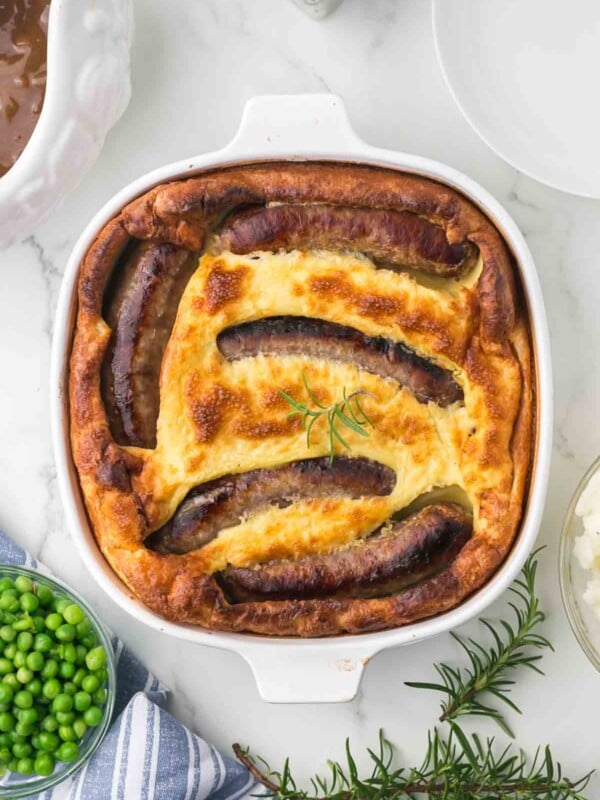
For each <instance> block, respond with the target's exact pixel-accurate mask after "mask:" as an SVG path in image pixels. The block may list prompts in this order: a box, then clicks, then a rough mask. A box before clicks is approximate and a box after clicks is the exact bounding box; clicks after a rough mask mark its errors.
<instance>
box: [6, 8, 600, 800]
mask: <svg viewBox="0 0 600 800" xmlns="http://www.w3.org/2000/svg"><path fill="white" fill-rule="evenodd" d="M168 5H169V11H168V12H167V11H166V4H165V3H164V2H163V0H136V3H135V6H136V8H135V11H136V26H137V33H136V39H135V42H134V46H133V99H132V101H131V104H130V106H129V108H128V110H127V111H126V113H125V115H124V117H123V118H122V120H121V121H120V122H119V123H118V125H117V126H116V127H115V128H114V130H113V131H112V132H111V134H110V135H109V138H108V141H107V143H106V146H105V148H104V151H103V153H102V155H101V157H100V159H99V160H98V162H97V163H96V165H95V166H94V168H93V169H92V170H91V172H90V173H89V174H88V175H87V176H86V178H85V179H84V181H83V183H82V184H81V186H80V187H79V188H78V190H77V191H76V192H74V193H73V195H72V196H71V197H70V198H68V200H67V201H66V202H64V203H63V205H62V206H61V207H60V208H59V209H58V211H56V212H55V213H54V214H53V216H52V217H51V219H50V220H49V221H48V222H47V223H46V224H45V225H44V226H43V227H41V228H40V229H39V230H38V231H37V233H36V234H35V236H32V237H30V238H29V239H27V240H26V241H24V242H23V243H22V244H19V245H17V246H15V247H13V248H12V249H10V250H8V251H5V252H2V253H0V272H1V275H2V292H1V294H0V364H1V365H2V375H3V379H2V384H1V388H0V442H1V446H0V476H1V477H0V527H1V528H3V529H5V530H7V531H8V532H9V533H11V534H12V535H13V536H14V537H15V538H16V539H17V540H18V541H19V542H21V543H22V544H23V545H25V546H27V547H28V548H29V549H30V550H31V551H32V552H33V553H34V554H35V555H36V556H39V557H40V558H41V559H43V560H44V561H45V562H46V563H47V564H48V565H49V566H50V567H51V568H52V569H53V570H54V571H55V572H56V573H57V574H58V575H60V576H61V577H62V578H64V579H65V580H67V581H68V582H70V583H71V584H72V585H73V586H74V587H76V588H77V589H79V590H80V591H81V592H82V593H83V594H84V595H85V596H86V597H87V598H88V599H89V600H90V601H92V602H93V603H94V604H95V606H96V607H97V608H98V609H99V610H100V611H101V613H102V615H103V616H104V618H105V620H106V621H107V623H108V624H109V625H111V626H112V627H113V629H114V630H115V631H116V632H118V633H119V634H120V635H121V636H122V637H123V638H125V639H126V640H127V641H128V642H129V644H130V645H131V646H132V647H134V648H135V649H136V650H137V651H138V653H139V654H140V656H141V657H142V658H144V659H145V660H146V662H147V663H148V665H149V666H151V668H152V669H153V670H154V671H155V672H156V673H157V674H158V675H159V677H160V678H161V679H162V680H163V681H165V682H166V683H167V684H168V685H170V686H171V688H172V689H173V693H172V701H171V706H172V710H173V711H174V712H175V713H176V714H178V715H179V716H180V717H181V718H182V719H184V720H185V721H186V722H188V723H189V724H190V725H191V726H192V727H193V728H194V729H195V730H196V731H198V732H199V733H201V734H203V735H204V736H206V737H207V738H208V739H210V740H212V741H213V742H214V743H215V744H217V745H219V746H220V747H221V748H222V749H223V750H224V751H227V750H228V748H229V746H230V744H231V743H232V742H233V741H240V742H242V743H248V744H251V745H252V748H253V749H254V750H255V751H258V752H260V753H261V754H263V755H264V756H266V757H268V758H269V759H270V760H271V761H272V762H273V763H274V764H276V765H281V763H282V760H283V758H284V757H285V756H287V755H291V756H292V761H293V764H295V765H296V767H297V772H298V774H299V775H300V776H301V777H302V776H304V777H305V776H307V775H308V773H309V772H311V771H313V770H314V769H317V768H320V767H321V766H322V765H323V764H324V761H325V759H326V758H327V757H339V756H341V755H342V751H343V745H344V740H345V738H346V737H347V736H349V737H350V739H351V741H352V743H353V745H354V748H355V750H356V752H357V754H359V761H362V760H363V755H364V750H365V747H366V746H367V745H373V744H375V742H376V737H377V732H378V729H379V728H380V727H382V728H384V730H385V732H386V733H387V735H388V736H389V738H390V739H391V740H392V741H393V742H395V743H396V744H397V745H398V747H399V749H400V751H401V753H402V756H403V757H405V758H406V760H410V759H419V758H420V756H421V753H422V749H423V744H424V737H425V734H426V731H427V728H428V726H430V725H431V724H432V723H433V721H434V720H435V719H436V710H437V699H436V698H435V697H434V696H433V695H432V694H431V693H423V692H417V691H415V690H412V689H409V688H407V687H406V686H404V681H405V680H411V679H413V680H415V679H422V678H424V676H425V675H427V674H430V665H431V663H432V661H433V659H435V658H439V657H441V656H443V657H445V658H450V659H452V658H455V657H458V652H457V648H456V646H455V645H454V644H453V643H452V642H451V640H450V638H449V637H447V636H444V637H442V638H439V639H437V640H435V641H430V642H426V643H424V644H418V645H414V646H412V647H410V648H404V649H397V650H392V651H387V652H385V653H383V654H381V655H379V656H377V657H375V658H374V659H373V661H372V662H371V663H370V664H369V665H368V667H367V669H366V671H365V675H364V679H363V682H362V687H361V690H360V693H359V696H358V697H357V699H356V700H355V701H354V702H352V703H347V704H342V705H322V706H315V705H306V706H270V705H268V704H266V703H264V702H263V701H262V700H261V699H260V698H259V696H258V693H257V690H256V686H255V683H254V680H253V677H252V675H251V673H250V669H249V667H248V666H247V665H246V664H245V663H244V662H243V661H242V659H241V658H239V657H238V656H237V655H234V654H231V653H225V652H221V651H218V650H213V649H208V648H200V647H198V646H192V645H189V644H186V643H182V642H178V641H173V640H171V639H169V638H167V637H164V636H161V635H160V634H158V633H155V632H153V631H149V630H147V629H145V628H143V627H142V626H141V625H140V624H139V623H137V622H136V621H135V620H133V619H132V618H130V617H128V616H127V615H126V614H125V613H124V612H123V611H121V610H120V609H119V608H117V606H116V605H114V603H113V602H112V601H110V600H109V599H108V598H107V597H106V596H105V595H104V594H103V592H102V591H101V590H100V589H99V588H98V587H96V586H95V585H94V584H93V583H92V581H91V579H90V577H89V575H88V574H87V573H86V571H85V569H84V567H83V565H82V562H81V560H80V558H79V556H78V555H77V553H76V552H75V550H74V547H73V545H72V543H71V541H70V539H69V536H68V533H67V531H66V529H65V525H64V522H63V518H62V514H61V508H60V501H59V499H58V495H57V490H56V479H55V470H54V465H53V460H52V453H51V448H50V430H49V411H48V408H49V399H48V364H49V352H50V338H51V333H52V321H53V313H54V308H55V303H56V298H57V292H58V288H59V283H60V278H61V272H62V270H63V268H64V265H65V262H66V259H67V256H68V253H69V250H70V248H71V246H72V245H73V243H74V241H75V240H76V238H77V236H78V234H79V232H80V231H81V230H82V228H83V227H84V225H85V224H86V222H87V221H88V220H89V219H90V217H91V216H92V214H94V213H95V212H96V210H97V209H98V208H99V207H100V206H101V205H102V204H103V203H104V202H105V201H106V200H107V199H108V198H109V197H110V196H111V195H112V194H113V193H114V192H115V191H116V190H117V189H119V188H120V187H121V186H122V185H124V184H125V183H128V182H129V181H130V180H131V179H133V178H134V177H136V176H138V175H140V174H142V173H144V172H146V171H147V170H149V169H151V168H153V167H156V166H158V165H160V164H163V163H167V162H169V161H173V160H176V159H180V158H184V157H186V156H188V155H191V154H194V153H198V152H202V151H207V150H213V149H216V148H218V147H219V146H221V145H222V144H224V143H225V142H226V141H227V140H228V139H229V138H230V137H231V136H232V135H233V133H234V132H235V130H236V127H237V124H238V121H239V118H240V114H241V111H242V107H243V104H244V101H245V100H246V99H247V98H249V97H252V96H253V95H256V94H264V93H289V92H312V91H332V92H335V93H337V94H339V95H341V97H342V98H343V99H344V101H345V102H346V105H347V109H348V112H349V115H350V118H351V121H352V123H353V125H354V127H355V129H356V131H357V133H358V134H359V135H360V136H362V137H363V138H364V139H365V140H366V141H368V142H371V143H373V144H375V145H379V146H382V147H388V148H395V149H401V150H406V151H408V152H415V153H419V154H421V155H425V156H430V157H432V158H435V159H438V160H440V161H444V162H447V163H449V164H451V165H452V166H454V167H456V168H458V169H459V170H462V171H463V172H465V173H467V174H469V175H470V176H472V177H473V178H474V179H475V180H477V181H479V182H480V183H481V184H482V185H483V186H484V187H486V188H487V189H488V190H489V191H490V192H492V193H493V194H494V195H495V196H496V197H497V198H498V199H499V200H500V202H502V203H503V204H505V206H506V207H507V208H508V210H509V212H510V213H511V214H512V215H513V216H514V218H515V219H516V221H517V223H518V224H519V225H520V226H521V229H522V230H523V233H524V234H525V236H526V238H527V240H528V242H529V246H530V247H531V249H532V251H533V255H534V257H535V259H536V262H537V266H538V269H539V273H540V277H541V281H542V285H543V290H544V294H545V298H546V304H547V310H548V316H549V322H550V330H551V335H552V349H553V357H554V370H555V403H556V423H555V446H554V460H553V466H552V475H551V482H550V491H549V498H548V503H547V509H546V514H545V518H544V523H543V526H542V530H541V532H540V542H542V543H544V544H546V545H548V547H547V549H546V551H545V553H544V555H543V556H542V564H541V573H542V579H541V581H540V590H541V592H542V596H543V600H544V606H545V608H546V610H547V612H548V615H549V619H548V622H547V630H548V633H549V635H550V637H551V638H552V640H553V642H554V645H555V647H556V653H555V654H554V655H552V654H550V655H548V656H547V657H546V659H545V670H546V673H547V677H545V678H540V677H537V676H534V675H533V674H531V675H528V674H524V675H521V677H520V679H519V683H518V686H517V688H516V689H515V699H516V700H517V701H518V702H519V703H522V704H523V706H524V707H525V709H526V714H525V716H524V717H523V718H518V719H513V720H512V722H513V723H514V725H515V728H516V731H517V734H518V740H519V743H520V744H521V745H522V746H523V747H525V748H526V749H532V748H533V747H534V746H535V745H537V744H538V743H546V742H547V741H550V742H551V743H552V745H553V747H554V749H555V752H556V755H557V756H558V757H559V758H560V760H561V762H562V763H563V766H564V768H565V771H566V772H567V773H569V774H571V775H573V776H575V775H578V774H580V773H583V772H585V771H587V770H588V769H590V768H592V767H595V766H598V765H599V762H600V746H599V745H598V724H597V720H598V719H599V718H600V717H599V712H600V676H599V675H597V674H596V672H595V670H594V669H593V667H592V666H591V665H590V664H589V663H588V661H587V660H586V658H585V656H584V655H583V654H582V652H581V651H580V650H579V647H578V645H577V643H576V641H575V639H574V638H573V636H572V634H571V632H570V630H569V627H568V624H567V620H566V618H565V615H564V613H563V610H562V606H561V601H560V595H559V588H558V576H557V545H558V536H559V532H560V527H561V522H562V518H563V514H564V512H565V508H566V505H567V503H568V500H569V497H570V494H571V492H572V490H573V488H574V486H575V484H576V482H577V480H578V478H579V477H580V475H581V474H582V472H583V470H584V469H585V468H586V467H587V465H588V464H589V463H590V462H591V461H592V460H593V459H594V458H595V457H596V456H597V455H598V451H599V449H600V441H599V438H600V437H599V433H598V431H599V426H598V409H599V408H600V347H599V346H598V343H600V313H599V312H598V309H599V308H600V281H598V280H595V279H594V278H595V275H596V274H597V272H598V265H597V261H598V258H599V256H598V253H600V224H598V223H599V221H600V202H594V201H590V200H582V199H577V198H573V197H569V196H567V195H564V194H561V193H560V192H557V191H554V190H552V189H548V188H545V187H544V186H541V185H539V184H538V183H535V182H534V181H532V180H530V179H528V178H526V177H524V176H523V175H520V174H519V173H518V172H516V171H515V170H514V169H512V168H511V167H509V166H508V165H507V164H505V163H504V162H502V161H501V160H500V159H499V158H497V157H496V156H495V155H494V154H493V153H492V152H491V151H490V150H489V149H488V148H487V147H486V146H485V145H484V144H483V143H482V142H481V141H480V140H479V139H478V137H477V136H476V135H475V133H473V132H472V130H471V129H470V127H469V126H468V124H467V123H466V122H465V121H464V119H463V118H462V116H461V114H460V113H459V111H458V110H457V108H456V107H455V105H454V102H453V100H452V98H451V97H450V94H449V92H448V90H447V88H446V86H445V84H444V82H443V79H442V75H441V72H440V70H439V67H438V64H437V60H436V57H435V52H434V47H433V40H432V33H431V20H430V7H429V3H428V2H426V0H401V2H400V1H399V0H370V2H368V3H365V2H362V1H361V0H346V2H345V3H344V4H343V5H342V6H341V8H340V9H339V10H338V12H336V13H335V14H334V15H333V16H332V17H330V18H329V19H327V20H326V21H324V22H314V21H312V20H310V19H309V18H308V17H305V16H304V15H303V14H302V13H301V12H300V11H299V10H298V9H297V8H295V7H294V5H292V3H290V2H284V0H229V1H228V2H223V0H203V2H201V3H199V2H197V0H177V2H173V3H169V4H168ZM502 606H503V601H500V602H499V603H498V604H497V606H496V607H495V608H492V609H491V614H492V615H493V614H494V613H497V612H499V610H500V609H501V607H502ZM470 629H471V630H475V629H476V626H470ZM479 730H480V731H481V732H482V733H488V732H491V733H493V732H495V731H494V730H493V728H488V727H487V726H485V725H483V726H480V727H479ZM592 787H593V788H591V789H590V790H589V796H590V797H592V798H594V797H595V798H598V797H600V778H596V779H595V783H593V784H592Z"/></svg>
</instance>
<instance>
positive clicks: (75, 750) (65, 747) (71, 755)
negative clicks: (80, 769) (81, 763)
mask: <svg viewBox="0 0 600 800" xmlns="http://www.w3.org/2000/svg"><path fill="white" fill-rule="evenodd" d="M78 756H79V747H78V746H77V745H76V744H75V742H71V741H66V742H63V743H62V744H61V746H60V747H59V748H58V750H57V751H56V757H57V758H58V760H59V761H76V760H77V758H78Z"/></svg>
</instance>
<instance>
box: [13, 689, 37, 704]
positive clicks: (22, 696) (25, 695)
mask: <svg viewBox="0 0 600 800" xmlns="http://www.w3.org/2000/svg"><path fill="white" fill-rule="evenodd" d="M13 702H14V704H15V705H16V707H17V708H31V706H32V705H33V697H32V695H31V692H28V691H27V690H26V689H23V690H22V691H20V692H17V693H16V695H15V697H14V700H13Z"/></svg>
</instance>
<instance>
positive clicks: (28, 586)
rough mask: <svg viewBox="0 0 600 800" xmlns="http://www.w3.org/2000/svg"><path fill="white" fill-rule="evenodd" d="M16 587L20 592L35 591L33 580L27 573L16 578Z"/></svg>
mask: <svg viewBox="0 0 600 800" xmlns="http://www.w3.org/2000/svg"><path fill="white" fill-rule="evenodd" d="M15 589H16V590H17V592H19V594H24V593H25V592H33V582H32V581H31V579H30V578H28V577H27V576H26V575H19V576H18V577H17V578H15Z"/></svg>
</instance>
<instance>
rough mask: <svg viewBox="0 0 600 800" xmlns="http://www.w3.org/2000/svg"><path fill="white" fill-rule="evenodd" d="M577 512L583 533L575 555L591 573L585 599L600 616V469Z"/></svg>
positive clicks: (585, 490)
mask: <svg viewBox="0 0 600 800" xmlns="http://www.w3.org/2000/svg"><path fill="white" fill-rule="evenodd" d="M575 513H576V514H577V516H578V517H581V520H582V522H583V533H582V534H581V536H578V537H577V539H576V540H575V546H574V550H575V555H576V557H577V560H578V561H579V563H580V565H581V566H582V568H583V569H584V570H586V571H587V572H589V573H590V579H589V581H588V584H587V587H586V590H585V592H584V594H583V599H584V600H585V602H586V603H588V604H589V605H590V606H591V607H592V608H593V609H594V611H595V613H596V614H597V616H598V617H600V470H599V471H597V472H595V473H594V475H592V477H591V478H590V480H589V482H588V485H587V486H586V487H585V489H584V491H583V493H582V495H581V497H580V498H579V502H578V503H577V507H576V508H575Z"/></svg>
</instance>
